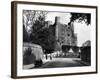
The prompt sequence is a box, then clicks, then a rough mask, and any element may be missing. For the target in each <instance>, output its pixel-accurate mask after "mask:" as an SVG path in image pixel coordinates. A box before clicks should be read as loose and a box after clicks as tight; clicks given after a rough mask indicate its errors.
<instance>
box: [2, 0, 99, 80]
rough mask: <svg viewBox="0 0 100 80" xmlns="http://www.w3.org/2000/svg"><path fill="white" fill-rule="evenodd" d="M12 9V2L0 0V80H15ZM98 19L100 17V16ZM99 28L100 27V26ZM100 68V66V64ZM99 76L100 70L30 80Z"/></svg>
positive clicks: (95, 0)
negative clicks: (12, 55)
mask: <svg viewBox="0 0 100 80" xmlns="http://www.w3.org/2000/svg"><path fill="white" fill-rule="evenodd" d="M16 1H17V0H16ZM24 1H25V0H24ZM31 1H39V2H51V3H64V4H65V3H66V4H79V5H100V1H99V0H31ZM10 7H11V0H0V80H13V79H11V78H10V73H11V72H10V70H11V69H10V68H11V11H10V10H11V8H10ZM99 7H100V6H99ZM99 10H100V8H99ZM99 13H100V11H99ZM98 18H100V17H99V16H98ZM99 22H100V19H99ZM98 26H100V24H99V25H98ZM99 30H100V27H98V34H100V32H99ZM98 41H100V37H99V36H98ZM98 45H100V42H98ZM98 53H99V52H98ZM98 57H100V54H98ZM99 62H100V58H99ZM99 62H98V63H99ZM98 67H100V64H98ZM99 76H100V69H99V73H98V74H88V75H73V76H60V77H45V78H34V79H33V78H30V79H28V80H100V77H99ZM22 80H24V79H22ZM26 80H27V79H26Z"/></svg>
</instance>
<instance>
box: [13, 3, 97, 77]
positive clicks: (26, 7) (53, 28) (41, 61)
mask: <svg viewBox="0 0 100 80" xmlns="http://www.w3.org/2000/svg"><path fill="white" fill-rule="evenodd" d="M97 24H98V19H97V6H89V5H73V4H58V3H40V2H25V1H12V2H11V77H12V78H32V77H33V78H34V77H50V76H65V75H80V74H93V73H97V44H98V41H97V37H98V32H97V30H98V29H97ZM80 26H81V27H80Z"/></svg>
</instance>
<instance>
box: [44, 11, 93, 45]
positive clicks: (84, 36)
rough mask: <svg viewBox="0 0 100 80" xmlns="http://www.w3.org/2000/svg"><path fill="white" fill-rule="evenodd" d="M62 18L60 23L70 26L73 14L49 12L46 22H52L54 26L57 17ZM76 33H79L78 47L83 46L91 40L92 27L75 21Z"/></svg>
mask: <svg viewBox="0 0 100 80" xmlns="http://www.w3.org/2000/svg"><path fill="white" fill-rule="evenodd" d="M56 16H59V17H60V19H61V20H60V22H61V23H62V24H68V23H69V22H70V18H71V16H72V15H71V14H70V13H61V12H49V13H48V14H47V16H46V21H48V20H49V21H52V24H53V23H54V21H55V17H56ZM73 25H74V32H75V33H77V45H78V46H82V44H83V43H84V42H85V41H87V40H91V36H90V33H91V32H90V31H91V28H90V27H91V25H86V23H85V22H84V21H83V22H81V23H80V22H78V19H77V20H76V21H74V24H73Z"/></svg>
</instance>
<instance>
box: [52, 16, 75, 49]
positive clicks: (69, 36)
mask: <svg viewBox="0 0 100 80" xmlns="http://www.w3.org/2000/svg"><path fill="white" fill-rule="evenodd" d="M54 29H55V30H54V31H55V32H54V33H55V50H60V49H61V47H62V45H67V46H77V34H75V33H74V26H73V22H71V23H69V24H68V25H66V24H61V23H60V17H55V23H54Z"/></svg>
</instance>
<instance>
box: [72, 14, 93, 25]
mask: <svg viewBox="0 0 100 80" xmlns="http://www.w3.org/2000/svg"><path fill="white" fill-rule="evenodd" d="M71 15H72V17H71V22H73V21H75V20H77V19H79V22H81V21H85V23H86V24H87V25H89V24H91V14H89V13H71Z"/></svg>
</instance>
